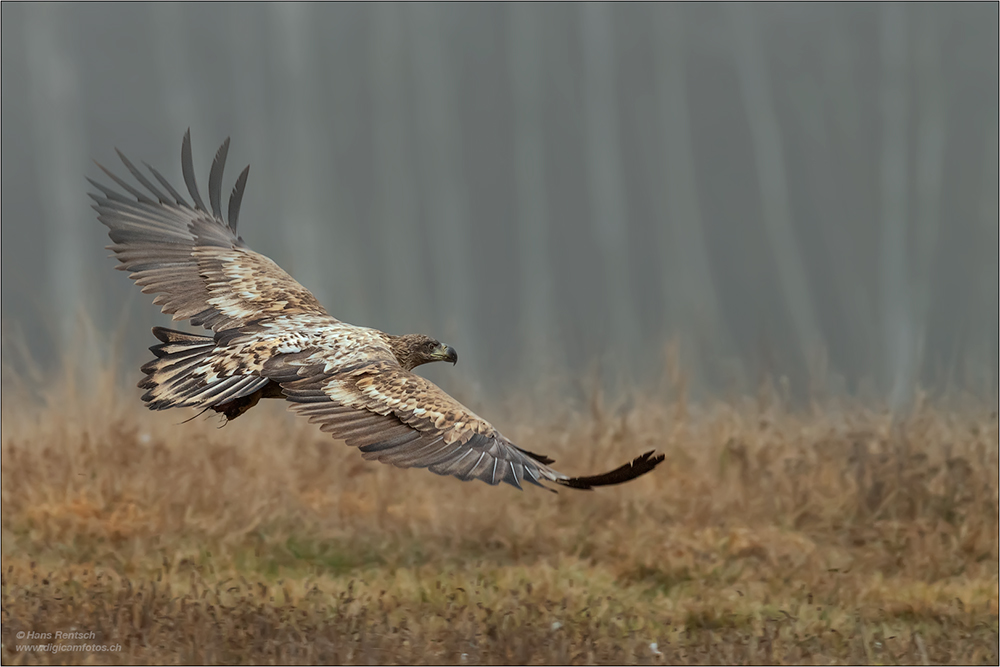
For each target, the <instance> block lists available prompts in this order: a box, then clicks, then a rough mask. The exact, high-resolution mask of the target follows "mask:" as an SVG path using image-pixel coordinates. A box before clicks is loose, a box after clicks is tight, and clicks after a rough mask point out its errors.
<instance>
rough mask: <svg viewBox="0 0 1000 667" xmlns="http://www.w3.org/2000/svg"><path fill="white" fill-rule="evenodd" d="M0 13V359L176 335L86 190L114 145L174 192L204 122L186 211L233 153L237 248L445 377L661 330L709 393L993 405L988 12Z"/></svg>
mask: <svg viewBox="0 0 1000 667" xmlns="http://www.w3.org/2000/svg"><path fill="white" fill-rule="evenodd" d="M2 19H3V44H2V48H3V98H2V99H3V109H2V113H3V117H2V121H3V122H2V131H3V137H2V138H3V164H2V168H3V172H2V179H3V193H2V194H3V197H2V215H3V220H2V222H3V224H2V233H3V238H2V241H3V243H2V251H3V257H2V315H3V340H4V363H5V365H6V366H7V367H8V369H9V368H13V367H16V366H17V365H18V364H19V363H23V361H24V357H23V350H24V349H25V348H26V349H29V350H30V351H31V353H32V355H33V356H34V358H35V360H36V362H37V363H38V364H39V366H40V367H41V368H43V369H44V368H47V367H52V366H54V365H58V363H59V361H60V359H61V355H62V354H63V351H65V350H73V351H74V353H75V354H77V355H78V356H83V357H90V356H92V357H94V358H95V359H96V358H97V357H98V356H99V355H100V352H99V350H100V349H111V350H112V354H113V356H115V357H116V358H117V359H119V360H120V361H122V364H123V367H124V368H125V369H126V370H123V371H122V372H123V373H126V372H127V373H128V374H129V377H130V378H131V376H133V375H136V374H137V370H135V369H134V367H133V364H138V363H141V362H142V361H144V360H145V359H146V358H147V356H148V353H147V352H145V350H144V348H145V347H146V346H148V345H149V344H151V343H152V342H154V341H153V340H152V337H151V336H150V334H149V333H148V327H149V326H151V325H153V324H165V323H166V319H167V318H165V317H164V316H162V315H159V314H157V309H156V308H155V307H153V306H152V305H151V304H150V301H151V297H148V296H145V295H141V294H138V290H137V289H136V288H134V287H133V286H132V285H131V284H130V282H129V281H128V280H127V278H126V277H125V275H124V274H123V273H121V272H116V271H113V270H112V267H113V266H114V264H115V262H114V261H113V260H111V259H108V258H107V257H106V255H107V252H106V251H105V250H104V249H103V246H104V245H105V244H106V243H107V237H106V235H105V230H104V228H103V227H102V226H100V225H99V224H98V223H97V221H96V219H95V214H94V212H93V211H92V210H90V208H89V204H90V201H89V199H88V198H87V197H86V196H85V192H86V191H87V189H88V187H89V186H88V185H87V184H86V183H85V181H84V178H83V177H84V175H90V176H92V177H97V176H98V174H99V172H98V170H97V169H96V167H95V166H94V165H93V163H92V162H91V160H92V159H96V160H98V161H100V162H102V163H103V164H105V165H106V166H109V167H112V168H113V169H115V170H116V171H118V172H119V173H124V169H123V168H122V167H121V165H120V163H118V161H117V158H116V157H115V155H114V151H113V148H114V147H116V146H117V147H118V148H120V149H122V150H123V152H125V154H126V155H128V156H129V157H131V158H132V159H133V161H135V162H137V163H138V162H139V161H141V160H144V161H147V162H149V163H150V164H152V165H154V166H156V167H157V168H158V169H159V170H160V171H162V172H163V173H164V174H165V175H167V176H168V178H171V180H173V181H174V182H175V184H176V185H177V186H181V185H182V180H181V178H180V169H179V154H180V140H181V136H182V134H183V132H184V130H185V129H186V128H187V127H189V126H190V127H191V130H192V135H193V140H194V153H195V161H196V170H197V171H198V174H199V179H200V180H201V182H202V183H203V185H202V188H203V190H204V188H205V185H204V183H205V182H207V175H208V166H209V164H210V161H211V158H212V156H213V154H214V151H215V149H216V148H217V147H218V145H219V143H221V141H222V140H223V139H224V138H225V137H226V136H231V137H232V140H233V143H232V147H231V149H230V153H229V170H228V173H227V176H226V180H225V182H224V186H223V187H224V189H225V190H226V191H228V189H229V188H230V187H231V186H232V182H233V179H234V178H235V176H236V173H237V170H238V169H239V168H242V166H243V165H244V164H246V163H250V164H251V165H252V166H251V172H250V180H249V184H248V188H247V194H246V197H245V199H244V204H243V212H242V215H241V218H240V221H241V224H240V227H241V232H242V235H243V237H244V238H245V239H246V241H247V242H248V243H249V244H250V245H251V247H253V248H254V249H256V250H258V251H260V252H263V253H265V254H267V255H268V256H270V257H271V258H273V259H274V260H275V261H277V262H278V263H279V264H280V265H282V266H283V267H284V268H286V270H288V271H289V272H290V273H292V274H293V275H294V276H295V277H296V278H297V279H299V280H300V281H301V282H302V283H303V284H305V285H306V286H307V287H309V288H311V289H312V290H313V291H314V292H315V293H316V295H317V296H318V297H319V298H320V300H321V301H322V302H323V303H324V304H326V306H327V307H328V309H329V310H330V312H331V313H332V314H334V315H335V316H337V317H338V318H340V319H343V320H345V321H349V322H353V323H356V324H365V325H369V326H374V327H378V328H381V329H384V330H387V331H390V332H394V333H405V332H411V331H418V332H425V333H429V334H431V335H434V336H436V337H438V338H440V339H442V340H444V341H446V342H448V343H449V344H451V345H453V346H455V347H456V348H457V349H458V350H459V352H460V354H461V363H460V364H459V365H458V366H457V367H456V368H455V369H450V368H448V369H430V370H429V371H428V375H429V376H431V377H433V379H435V380H438V381H440V382H441V383H442V384H443V385H444V386H445V387H446V388H455V387H458V386H463V387H465V388H466V389H467V390H468V391H472V392H479V395H481V396H485V395H490V394H493V393H496V394H500V393H502V392H509V391H510V390H512V389H518V388H529V387H539V386H542V385H543V384H544V383H543V382H542V381H543V380H544V379H545V378H551V377H561V378H568V379H573V378H578V377H581V376H584V375H587V374H588V373H591V374H592V373H595V372H597V373H600V374H602V376H603V377H604V378H605V380H606V381H607V382H609V383H610V384H611V385H612V386H613V387H618V388H621V387H629V386H635V385H636V384H641V383H643V382H654V381H656V380H658V379H659V378H662V376H663V375H664V373H665V370H664V368H665V367H666V364H665V361H664V360H665V358H666V357H668V356H670V355H669V354H668V353H667V350H668V343H672V345H673V347H672V348H670V349H672V354H673V358H674V359H675V360H676V364H677V366H676V368H677V370H679V371H680V372H681V373H682V374H683V376H684V377H685V378H686V382H687V386H688V388H689V390H690V391H691V392H692V395H694V396H701V397H707V396H712V395H722V394H727V393H731V392H733V391H736V392H744V391H752V390H753V389H754V388H755V387H756V386H757V383H758V382H760V381H761V379H762V378H764V377H767V376H772V377H776V378H778V377H784V378H786V380H785V386H787V387H788V391H789V393H790V394H791V395H792V396H797V397H808V396H810V395H814V394H815V393H816V392H824V393H831V392H832V393H835V394H839V393H860V394H863V395H869V396H875V397H878V398H882V399H888V400H889V402H890V404H892V405H893V406H902V405H904V404H905V403H906V402H907V401H909V400H910V398H911V397H912V395H913V388H914V387H916V386H917V385H918V383H919V384H922V385H924V386H925V387H928V388H932V389H934V390H943V389H947V388H959V389H963V390H969V391H973V392H975V393H980V394H984V395H991V394H993V393H994V392H995V391H996V385H997V363H998V352H997V348H998V326H997V301H998V296H997V275H998V268H997V258H998V250H997V243H998V209H997V200H998V192H997V187H998V173H997V161H998V157H997V155H998V134H997V127H998V102H997V100H998V86H997V82H998V69H997V53H998V41H997V24H998V8H997V5H996V3H981V4H958V3H948V4H919V5H908V4H884V5H882V4H874V3H872V4H868V3H865V4H857V3H845V4H839V3H838V4H823V5H819V4H809V5H795V4H780V5H767V4H754V5H722V4H709V5H700V4H698V5H662V4H655V5H650V4H644V5H622V4H616V5H602V4H585V5H571V4H558V5H556V4H545V5H524V4H505V5H495V4H476V5H462V4H448V5H395V4H365V5H346V4H337V5H319V4H307V5H293V4H280V5H279V4H275V5H265V4H253V5H234V4H227V5H206V4H185V5H170V4H145V5H127V4H113V5H110V4H96V3H95V4H82V3H81V4H76V3H72V4H58V5H34V4H10V3H4V4H3V5H2ZM104 180H105V181H106V180H107V179H104ZM82 313H86V315H87V317H88V318H89V320H90V321H91V322H92V323H93V326H94V327H96V328H95V329H88V328H87V327H86V326H84V325H83V324H81V319H80V315H81V314H82ZM88 331H90V332H91V333H87V332H88ZM95 331H96V334H97V337H98V338H100V337H101V336H105V335H106V336H112V335H113V334H114V333H115V332H118V333H119V334H123V333H124V334H125V335H122V336H120V338H113V339H111V340H112V342H111V343H104V346H105V347H104V348H102V347H101V343H99V342H95V341H94V340H91V339H93V338H94V335H93V332H95ZM87 341H89V342H87ZM109 345H110V348H108V346H109ZM595 369H596V370H595ZM132 379H134V378H132ZM463 383H464V384H463ZM567 386H569V385H567Z"/></svg>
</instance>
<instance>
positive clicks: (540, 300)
mask: <svg viewBox="0 0 1000 667" xmlns="http://www.w3.org/2000/svg"><path fill="white" fill-rule="evenodd" d="M506 9H507V11H508V16H509V19H510V24H509V35H510V41H509V43H508V47H507V53H508V68H509V70H510V78H511V91H512V96H513V102H514V182H515V188H516V195H517V202H516V203H517V234H518V257H519V259H520V262H521V266H520V274H521V275H520V286H521V296H520V299H519V301H520V313H521V321H520V332H521V340H522V341H523V344H522V345H521V348H520V349H521V364H522V365H523V366H524V367H525V370H526V371H530V370H531V369H540V370H542V372H545V374H546V375H548V374H549V373H548V372H546V371H552V370H553V369H554V368H558V367H560V366H561V362H562V359H561V357H559V358H557V357H556V356H554V355H559V354H560V350H559V349H558V348H557V347H556V346H555V345H554V341H555V339H554V326H553V309H554V307H555V304H554V303H553V298H552V280H551V274H552V270H553V267H552V263H553V259H552V257H551V255H550V250H549V220H548V203H547V201H546V198H547V190H546V182H545V153H544V146H545V130H544V127H543V120H542V96H543V88H542V76H543V67H544V62H545V61H544V58H543V57H542V15H541V12H540V10H539V8H538V7H537V6H535V5H532V4H525V3H511V4H509V5H507V7H506Z"/></svg>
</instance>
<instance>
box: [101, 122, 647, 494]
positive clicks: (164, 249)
mask: <svg viewBox="0 0 1000 667" xmlns="http://www.w3.org/2000/svg"><path fill="white" fill-rule="evenodd" d="M228 150H229V139H226V141H225V142H224V143H223V144H222V146H221V147H220V148H219V150H218V152H217V153H216V155H215V160H214V161H213V162H212V167H211V171H210V172H209V178H208V200H209V208H206V206H205V203H204V200H202V198H201V194H200V193H199V191H198V183H197V180H196V178H195V173H194V163H193V160H192V157H191V133H190V130H189V131H188V132H187V133H186V134H185V135H184V141H183V143H182V145H181V170H182V173H183V176H184V183H185V185H186V186H187V190H188V195H189V196H190V198H191V203H188V201H187V200H185V199H184V197H183V196H182V195H181V194H180V193H179V192H177V190H175V189H174V187H173V186H171V185H170V183H169V182H168V181H167V180H166V179H165V178H164V177H163V176H161V175H160V173H159V172H157V171H156V170H155V169H153V168H152V167H150V166H149V165H145V166H146V168H147V169H148V170H149V173H150V174H151V175H152V177H153V179H155V181H156V182H157V183H159V186H157V185H155V184H154V183H153V182H152V181H151V180H150V179H149V178H148V177H147V176H146V175H145V174H143V172H141V171H139V169H137V168H136V167H135V165H133V164H132V163H131V162H130V161H129V160H128V159H127V158H126V157H125V156H124V155H122V154H121V152H118V156H119V157H120V158H121V161H122V163H123V164H124V165H125V167H126V169H128V171H129V172H130V173H131V174H132V176H133V177H134V178H135V180H136V181H138V183H139V184H140V185H141V186H142V187H143V188H145V190H146V192H143V191H142V190H140V189H138V188H136V187H134V186H132V185H130V184H128V183H127V182H125V181H124V180H122V179H120V178H119V177H118V176H116V175H115V174H113V173H112V172H111V171H109V170H108V169H105V168H104V167H103V166H101V165H98V166H99V167H100V168H101V169H102V170H103V171H104V173H105V174H107V175H108V177H109V178H110V179H111V180H112V181H114V183H115V184H116V185H118V186H119V187H120V188H121V189H122V190H124V191H125V192H126V193H128V195H131V196H126V195H125V194H122V193H121V192H119V191H116V190H115V189H113V188H110V187H107V186H105V185H102V184H100V183H98V182H96V181H94V180H91V179H88V180H90V183H91V184H92V185H93V186H94V187H95V188H97V189H98V190H99V191H100V194H98V193H91V194H90V196H91V197H92V198H93V199H94V201H95V202H96V204H95V206H94V208H95V209H96V210H97V213H98V220H100V221H101V222H102V223H103V224H104V225H106V226H107V227H108V229H109V230H110V231H109V236H110V237H111V240H112V242H113V244H112V245H111V246H109V247H108V248H109V250H112V251H114V253H115V256H116V257H117V258H118V260H119V262H121V264H119V265H118V267H117V268H118V269H122V270H125V271H128V272H129V274H130V277H131V278H132V279H133V280H135V282H136V284H137V285H140V286H141V287H142V291H143V292H146V293H154V294H157V296H156V298H155V299H154V300H153V303H155V304H157V305H159V306H161V307H162V310H163V312H164V313H169V314H171V315H172V316H173V319H175V320H190V321H191V323H192V324H196V325H201V326H203V327H205V328H206V329H211V330H212V331H213V332H214V335H212V336H202V335H197V334H190V333H184V332H181V331H174V330H171V329H165V328H163V327H155V328H154V329H153V335H154V336H156V338H157V339H159V340H160V344H159V345H154V346H153V347H151V348H150V350H151V351H152V352H153V354H154V355H155V357H156V358H155V359H154V360H152V361H150V362H149V363H147V364H145V365H144V366H143V367H142V372H143V373H145V374H146V376H145V378H144V379H143V380H142V381H141V382H140V383H139V386H140V387H141V388H143V389H145V390H146V393H145V394H143V396H142V400H143V401H145V402H146V404H147V405H148V406H149V408H150V409H153V410H164V409H167V408H174V407H192V408H201V409H203V410H207V409H212V410H215V411H216V412H219V413H222V414H223V415H225V417H226V418H227V419H235V418H237V417H239V416H240V415H242V414H243V413H244V412H246V411H247V410H249V409H250V408H252V407H253V406H255V405H256V404H257V402H258V401H259V400H260V399H261V398H285V399H287V400H288V401H290V402H291V404H292V405H291V406H290V409H291V410H293V411H295V412H298V413H300V414H302V415H305V416H306V417H308V418H309V421H310V422H314V423H318V424H319V425H320V429H321V430H323V431H324V432H327V433H329V434H331V435H332V436H333V437H335V438H339V439H342V440H344V441H345V442H347V444H349V445H352V446H355V447H358V448H359V449H360V450H361V452H362V455H363V456H364V457H365V458H366V459H376V460H378V461H382V462H383V463H391V464H393V465H396V466H399V467H403V468H411V467H412V468H427V469H429V470H430V471H431V472H435V473H437V474H439V475H454V476H455V477H458V478H459V479H462V480H469V479H480V480H483V481H484V482H487V483H489V484H498V483H500V482H507V483H508V484H511V485H513V486H516V487H518V488H520V487H521V482H523V481H528V482H531V483H534V484H538V483H539V482H541V481H543V480H548V481H551V482H554V483H556V484H559V485H562V486H568V487H571V488H578V489H589V488H592V487H595V486H606V485H610V484H619V483H621V482H626V481H629V480H631V479H635V478H636V477H638V476H640V475H643V474H645V473H647V472H649V471H650V470H652V469H653V468H654V467H656V465H658V464H659V463H660V462H661V461H662V460H663V456H662V455H658V456H654V455H653V452H647V453H645V454H643V455H642V456H639V457H637V458H636V459H634V460H633V461H631V462H630V463H626V464H625V465H623V466H621V467H619V468H617V469H615V470H612V471H611V472H608V473H604V474H601V475H593V476H588V477H569V476H568V475H564V474H563V473H561V472H558V471H556V470H554V469H553V468H551V467H549V465H548V464H550V463H552V462H553V461H552V460H551V459H549V458H547V457H545V456H541V455H538V454H533V453H531V452H529V451H527V450H524V449H521V448H520V447H517V446H516V445H514V444H513V443H511V442H510V441H509V440H507V438H505V437H504V436H503V435H501V434H500V432H499V431H497V430H496V429H495V428H493V426H491V425H490V424H489V423H488V422H486V421H485V420H483V419H482V418H480V417H479V416H477V415H476V414H474V413H473V412H472V411H471V410H469V409H468V408H466V407H465V406H464V405H462V404H461V403H459V402H458V401H456V400H455V399H454V398H452V397H451V396H449V395H448V394H446V393H445V392H444V391H442V390H441V389H440V388H438V387H437V386H436V385H435V384H433V383H432V382H430V381H428V380H425V379H424V378H422V377H420V376H419V375H415V374H414V373H413V372H412V371H413V369H414V368H416V367H417V366H419V365H421V364H425V363H429V362H431V361H450V362H452V363H455V362H457V361H458V354H457V353H456V352H455V350H454V349H453V348H451V347H449V346H447V345H444V344H442V343H440V342H438V341H437V340H434V339H433V338H430V337H428V336H424V335H421V334H408V335H405V336H394V335H391V334H387V333H384V332H382V331H377V330H375V329H369V328H367V327H359V326H354V325H352V324H347V323H345V322H341V321H339V320H337V319H336V318H334V317H332V316H331V315H330V314H329V313H327V312H326V310H325V309H324V308H323V306H321V305H320V304H319V302H318V301H316V298H315V297H314V296H313V295H312V293H310V292H309V290H307V289H306V288H305V287H303V286H302V285H300V284H299V283H297V282H296V281H295V280H294V279H293V278H292V277H291V276H290V275H288V274H287V273H285V271H283V270H282V269H281V267H279V266H278V265H277V264H275V263H274V262H272V261H271V260H270V259H268V258H267V257H265V256H264V255H261V254H259V253H256V252H254V251H253V250H251V249H250V248H249V247H248V246H247V245H246V244H245V243H244V242H243V239H242V238H241V237H240V236H239V235H238V234H237V233H236V224H237V221H238V219H239V212H240V204H241V202H242V199H243V191H244V188H245V187H246V182H247V175H248V173H249V171H250V167H247V168H246V169H244V170H243V171H242V172H241V173H240V175H239V177H238V178H237V179H236V184H235V186H234V187H233V191H232V194H231V196H230V198H229V206H228V209H227V216H226V217H225V218H224V217H223V214H222V174H223V169H224V167H225V162H226V155H227V153H228ZM227 218H228V222H227V221H226V219H227Z"/></svg>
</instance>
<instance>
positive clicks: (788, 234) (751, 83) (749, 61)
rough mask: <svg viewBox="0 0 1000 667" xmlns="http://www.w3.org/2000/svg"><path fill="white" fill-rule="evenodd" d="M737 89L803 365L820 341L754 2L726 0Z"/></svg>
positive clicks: (818, 349) (819, 349)
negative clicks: (741, 94)
mask: <svg viewBox="0 0 1000 667" xmlns="http://www.w3.org/2000/svg"><path fill="white" fill-rule="evenodd" d="M728 8H729V10H730V25H731V27H732V32H733V38H734V39H733V48H734V53H733V55H734V57H735V60H736V69H737V72H738V75H739V80H740V88H741V90H742V93H743V100H744V103H745V104H746V113H747V120H748V123H749V127H750V138H751V142H752V144H753V148H754V158H755V161H756V166H757V178H758V180H759V183H760V198H761V206H762V207H763V221H764V230H765V233H766V234H767V240H768V244H769V245H770V247H771V251H772V253H771V257H772V259H773V261H774V262H775V267H776V269H777V272H778V279H779V282H780V287H781V291H782V294H783V296H784V300H785V303H786V305H787V307H788V312H789V315H790V316H791V320H792V327H793V328H794V333H795V340H796V342H797V344H798V346H799V350H800V353H801V356H800V358H801V360H802V362H804V363H805V364H806V366H807V367H808V365H809V364H810V363H811V362H812V361H813V359H814V358H815V357H814V355H816V354H818V353H822V351H823V350H824V348H825V346H824V343H823V336H822V333H821V331H820V328H819V324H818V319H817V316H816V310H815V307H814V305H813V302H812V299H811V297H810V294H809V276H808V274H807V273H806V271H805V267H804V266H803V264H802V255H801V252H800V251H799V247H798V243H797V241H796V239H795V230H794V228H793V220H792V213H791V209H790V200H789V194H788V182H787V179H786V176H785V158H784V154H783V152H782V146H781V129H780V128H779V127H778V118H777V115H776V114H775V110H774V107H773V104H774V102H773V96H772V93H771V81H770V75H769V74H768V69H767V62H766V60H765V58H764V51H763V48H762V47H761V43H760V39H759V34H758V29H757V25H756V21H755V20H754V13H755V12H756V11H757V7H751V6H749V5H746V4H741V3H736V4H731V5H728Z"/></svg>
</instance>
